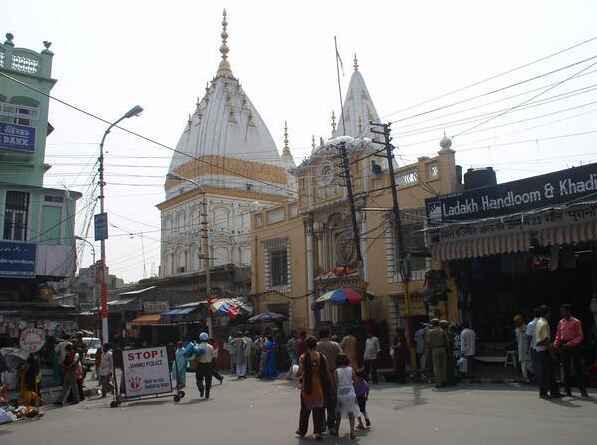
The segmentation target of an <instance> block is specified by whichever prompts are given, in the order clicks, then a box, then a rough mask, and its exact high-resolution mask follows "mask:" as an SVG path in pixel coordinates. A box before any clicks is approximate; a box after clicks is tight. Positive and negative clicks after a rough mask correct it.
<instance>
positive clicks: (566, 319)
mask: <svg viewBox="0 0 597 445" xmlns="http://www.w3.org/2000/svg"><path fill="white" fill-rule="evenodd" d="M570 310H571V306H570V305H569V304H564V305H562V307H561V308H560V314H561V315H562V319H561V320H560V322H559V323H558V329H557V331H556V339H555V341H554V347H555V348H556V349H557V350H559V352H560V358H561V360H562V365H563V368H564V387H565V388H566V395H567V396H569V397H570V396H572V392H571V391H570V367H571V365H572V366H574V374H575V376H576V384H577V385H578V388H579V389H580V393H581V395H582V396H583V397H588V394H587V390H586V387H585V381H584V380H585V377H584V372H583V367H582V357H581V355H580V345H581V344H582V342H583V340H584V336H583V332H582V323H581V322H580V320H578V319H576V318H574V317H573V316H572V313H571V312H570Z"/></svg>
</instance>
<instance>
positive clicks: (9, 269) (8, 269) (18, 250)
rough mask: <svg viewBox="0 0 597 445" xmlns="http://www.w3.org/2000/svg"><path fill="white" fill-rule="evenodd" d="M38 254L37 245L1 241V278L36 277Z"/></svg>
mask: <svg viewBox="0 0 597 445" xmlns="http://www.w3.org/2000/svg"><path fill="white" fill-rule="evenodd" d="M36 254H37V245H36V244H33V243H19V242H13V241H0V277H32V276H34V275H35V258H36Z"/></svg>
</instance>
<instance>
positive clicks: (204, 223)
mask: <svg viewBox="0 0 597 445" xmlns="http://www.w3.org/2000/svg"><path fill="white" fill-rule="evenodd" d="M166 178H167V179H172V180H176V181H186V182H188V183H190V184H193V185H194V186H195V187H197V190H199V193H201V251H202V252H203V253H202V254H199V259H202V260H203V269H204V270H205V295H206V297H207V300H208V301H210V300H211V298H210V295H211V274H210V270H209V222H208V214H207V193H206V192H205V189H204V188H203V186H202V185H201V184H200V183H198V182H197V181H195V180H194V179H190V178H185V177H184V176H180V175H177V174H175V173H168V175H167V176H166ZM200 279H201V275H200V274H199V277H198V278H197V280H200ZM198 282H199V281H198ZM199 289H201V283H200V282H199V288H198V290H199ZM210 310H211V308H210V307H209V306H208V315H207V327H208V329H209V335H210V336H212V335H213V315H212V314H211V312H210Z"/></svg>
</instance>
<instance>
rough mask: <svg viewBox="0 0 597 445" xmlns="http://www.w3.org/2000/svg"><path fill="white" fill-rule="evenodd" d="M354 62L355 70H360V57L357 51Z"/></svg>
mask: <svg viewBox="0 0 597 445" xmlns="http://www.w3.org/2000/svg"><path fill="white" fill-rule="evenodd" d="M353 62H354V64H353V66H354V70H355V71H358V70H359V59H357V53H354V60H353Z"/></svg>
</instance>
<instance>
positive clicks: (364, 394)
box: [354, 370, 371, 431]
mask: <svg viewBox="0 0 597 445" xmlns="http://www.w3.org/2000/svg"><path fill="white" fill-rule="evenodd" d="M354 392H355V394H356V395H357V403H358V405H359V411H360V412H361V415H360V416H359V418H358V419H359V426H358V427H357V429H358V430H361V431H364V430H367V429H369V428H371V419H370V418H369V413H368V411H367V401H368V400H369V384H368V383H367V379H366V378H365V373H364V372H363V371H362V370H361V371H357V372H356V379H355V382H354ZM361 417H364V418H365V425H363V420H362V419H361Z"/></svg>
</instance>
